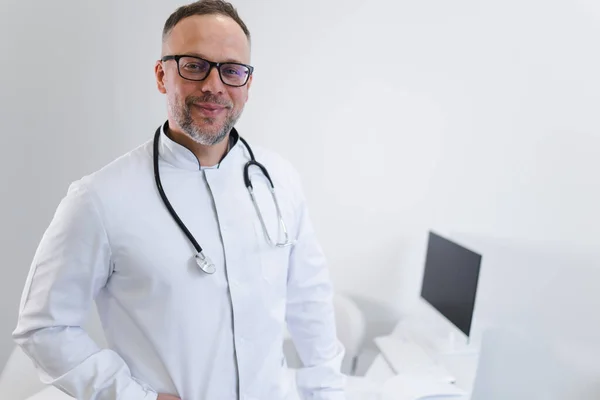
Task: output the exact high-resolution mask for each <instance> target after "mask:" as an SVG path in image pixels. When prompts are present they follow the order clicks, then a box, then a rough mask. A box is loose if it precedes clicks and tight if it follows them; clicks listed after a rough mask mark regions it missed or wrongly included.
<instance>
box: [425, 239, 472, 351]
mask: <svg viewBox="0 0 600 400" xmlns="http://www.w3.org/2000/svg"><path fill="white" fill-rule="evenodd" d="M481 259H482V256H481V255H480V254H478V253H476V252H474V251H472V250H470V249H467V248H466V247H463V246H461V245H459V244H457V243H455V242H453V241H451V240H449V239H447V238H444V237H442V236H441V235H438V234H436V233H434V232H431V231H430V232H429V238H428V243H427V253H426V257H425V269H424V273H423V280H422V286H421V298H422V299H423V300H424V301H425V302H426V303H427V304H429V305H430V306H431V307H432V308H433V309H435V310H436V311H437V313H439V314H441V315H442V316H443V317H444V318H445V319H446V320H448V321H449V322H450V323H451V324H452V325H453V326H454V327H456V328H458V330H459V331H460V332H462V333H463V334H464V335H466V337H467V339H468V337H469V335H470V333H471V325H472V322H473V312H474V309H475V299H476V294H477V284H478V281H479V270H480V266H481Z"/></svg>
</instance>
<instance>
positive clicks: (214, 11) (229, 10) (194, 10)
mask: <svg viewBox="0 0 600 400" xmlns="http://www.w3.org/2000/svg"><path fill="white" fill-rule="evenodd" d="M194 15H223V16H225V17H229V18H231V19H233V20H234V21H235V22H237V24H238V25H239V26H240V28H242V30H243V31H244V33H245V34H246V37H247V38H248V42H250V31H249V30H248V27H246V24H245V23H244V21H242V19H241V18H240V16H239V15H238V12H237V10H236V9H235V7H234V6H233V5H232V4H231V3H229V2H227V1H223V0H198V1H195V2H193V3H191V4H187V5H185V6H181V7H179V8H178V9H177V10H175V12H173V14H171V15H170V16H169V18H168V19H167V21H166V22H165V27H164V29H163V34H162V40H163V42H164V41H165V40H167V38H168V37H169V34H170V33H171V31H172V30H173V28H174V27H175V25H177V24H178V23H179V22H180V21H181V20H182V19H184V18H187V17H191V16H194Z"/></svg>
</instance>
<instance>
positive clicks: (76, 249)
mask: <svg viewBox="0 0 600 400" xmlns="http://www.w3.org/2000/svg"><path fill="white" fill-rule="evenodd" d="M110 265H111V250H110V245H109V242H108V237H107V234H106V231H105V230H104V225H103V222H102V219H101V217H100V214H99V213H98V210H97V208H96V207H95V204H94V201H93V198H92V196H91V194H90V193H89V192H88V191H87V190H86V188H85V187H84V186H83V185H81V184H79V185H72V186H71V187H70V188H69V192H68V194H67V196H66V197H65V198H64V199H63V200H62V202H61V203H60V205H59V207H58V209H57V211H56V214H55V215H54V218H53V220H52V222H51V224H50V226H49V227H48V229H47V230H46V232H45V233H44V236H43V238H42V241H41V243H40V245H39V246H38V249H37V251H36V254H35V257H34V260H33V263H32V265H31V269H30V271H29V275H28V277H27V282H26V285H25V289H24V291H23V295H22V298H21V305H20V308H19V317H18V322H17V327H16V329H15V331H14V332H13V338H14V340H15V341H16V343H17V344H18V345H19V346H21V347H22V348H23V351H24V352H25V353H26V354H27V355H28V356H29V357H30V358H31V359H32V360H33V362H34V364H35V366H36V368H37V369H38V371H39V374H40V378H41V380H42V382H44V383H45V384H51V385H54V386H56V387H57V388H58V389H60V390H62V391H64V392H66V393H67V394H69V395H71V396H72V397H75V398H77V399H90V400H92V399H93V400H117V399H127V400H129V399H131V400H155V399H156V398H157V394H156V393H155V392H153V391H152V390H150V389H149V388H147V387H145V386H144V385H143V384H142V383H141V382H138V381H137V380H136V379H135V378H134V377H132V376H131V373H130V370H129V368H128V366H127V365H126V364H125V362H124V361H123V359H122V358H121V357H120V356H119V355H118V354H117V353H115V352H113V351H111V350H108V349H100V348H99V347H98V345H97V344H96V343H95V342H94V341H93V340H92V339H91V338H90V337H89V336H88V335H87V333H86V332H85V331H84V330H83V329H82V328H81V325H82V324H83V323H84V320H85V317H86V316H87V313H88V310H89V309H90V307H91V306H92V303H93V301H94V299H95V297H96V295H97V294H98V292H99V291H100V289H101V288H102V287H103V286H104V285H105V284H106V282H107V280H108V278H109V275H110Z"/></svg>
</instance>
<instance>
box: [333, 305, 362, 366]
mask: <svg viewBox="0 0 600 400" xmlns="http://www.w3.org/2000/svg"><path fill="white" fill-rule="evenodd" d="M333 306H334V309H335V325H336V330H337V336H338V339H339V340H340V342H341V343H342V344H343V345H344V347H345V348H346V356H345V358H344V362H343V363H342V371H344V372H345V371H349V375H354V374H355V373H356V366H357V363H358V357H359V356H360V352H361V350H362V347H363V344H364V339H365V334H366V330H367V328H366V322H365V317H364V315H363V313H362V311H360V309H359V308H358V306H357V305H356V303H355V302H354V301H353V300H352V299H350V298H349V297H347V296H344V295H336V296H334V298H333ZM348 364H350V365H348Z"/></svg>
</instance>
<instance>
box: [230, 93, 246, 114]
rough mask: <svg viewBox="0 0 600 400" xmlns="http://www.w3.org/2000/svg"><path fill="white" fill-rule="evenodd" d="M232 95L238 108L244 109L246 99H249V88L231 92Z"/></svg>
mask: <svg viewBox="0 0 600 400" xmlns="http://www.w3.org/2000/svg"><path fill="white" fill-rule="evenodd" d="M230 96H231V100H232V101H233V104H234V105H235V108H236V109H238V110H239V109H242V108H244V105H245V104H246V101H247V100H248V91H247V90H239V91H235V92H233V93H230Z"/></svg>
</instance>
